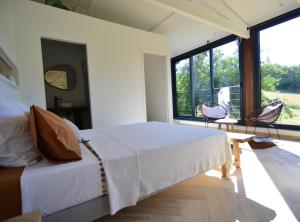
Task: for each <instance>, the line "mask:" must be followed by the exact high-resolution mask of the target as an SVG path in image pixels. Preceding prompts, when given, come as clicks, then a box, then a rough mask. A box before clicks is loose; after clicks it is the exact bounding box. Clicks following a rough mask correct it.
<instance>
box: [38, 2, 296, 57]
mask: <svg viewBox="0 0 300 222" xmlns="http://www.w3.org/2000/svg"><path fill="white" fill-rule="evenodd" d="M35 1H39V2H41V0H35ZM187 1H188V2H193V3H194V4H199V3H200V4H203V5H204V4H205V5H206V6H207V8H208V9H209V10H208V11H210V12H211V13H212V14H213V13H215V14H213V16H223V14H222V13H219V12H220V10H219V11H218V10H217V9H218V8H217V4H218V3H222V4H223V5H224V4H225V6H226V8H228V9H229V10H230V11H232V12H233V13H234V14H235V15H236V16H237V17H238V18H240V19H241V20H242V21H243V23H245V24H246V25H247V26H249V27H250V26H253V25H256V24H258V23H260V22H263V21H266V20H268V19H270V18H273V17H275V16H277V15H280V14H283V13H285V12H288V11H291V10H293V9H296V8H298V7H299V6H300V4H299V2H298V0H210V1H207V0H187ZM62 2H63V3H64V5H66V6H67V7H68V8H70V9H71V10H73V11H77V12H79V13H83V14H87V15H89V16H93V17H96V18H100V19H104V20H108V21H111V22H115V23H119V24H122V25H126V26H130V27H133V28H138V29H142V30H145V31H150V32H154V33H158V34H161V35H164V36H166V37H168V38H169V39H170V42H171V47H172V52H171V54H172V56H176V55H178V54H181V53H183V52H186V51H189V50H191V49H194V48H196V47H198V46H201V45H204V44H206V43H207V41H210V42H211V41H214V40H217V39H219V38H221V37H224V36H226V35H229V34H230V33H229V32H225V31H222V30H220V29H217V28H215V27H212V26H209V25H207V24H204V23H202V22H199V20H195V19H192V18H189V17H186V16H184V15H179V14H176V13H174V12H172V11H171V10H166V9H164V8H162V7H159V6H156V5H153V4H150V3H149V2H148V1H145V0H62ZM208 3H209V5H212V7H211V6H208ZM214 3H215V4H216V7H214V6H213V4H214ZM216 12H217V14H216Z"/></svg>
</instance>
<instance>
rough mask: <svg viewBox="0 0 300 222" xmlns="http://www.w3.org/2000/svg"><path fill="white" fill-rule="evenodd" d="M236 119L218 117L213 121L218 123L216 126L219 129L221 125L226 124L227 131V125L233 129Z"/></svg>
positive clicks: (227, 129)
mask: <svg viewBox="0 0 300 222" xmlns="http://www.w3.org/2000/svg"><path fill="white" fill-rule="evenodd" d="M237 122H238V121H237V120H236V119H230V118H224V119H218V120H216V121H215V123H218V128H219V129H221V125H222V124H225V125H226V131H227V132H229V126H230V130H231V131H233V125H234V124H236V123H237Z"/></svg>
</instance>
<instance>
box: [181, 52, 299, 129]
mask: <svg viewBox="0 0 300 222" xmlns="http://www.w3.org/2000/svg"><path fill="white" fill-rule="evenodd" d="M213 56H214V57H213V59H214V64H213V67H214V76H215V78H214V95H215V98H216V99H217V94H218V92H219V90H220V88H222V87H227V86H230V87H231V90H230V92H231V95H230V96H231V103H230V107H229V108H230V112H231V113H232V114H233V117H235V118H239V110H240V104H239V103H240V89H239V87H238V86H239V82H240V79H239V57H238V51H237V50H236V52H235V53H234V54H232V55H231V56H228V55H224V54H223V53H222V51H221V50H219V49H218V48H216V49H213ZM176 68H177V69H176V89H177V92H176V93H177V111H178V115H180V116H191V115H192V97H191V79H190V78H191V76H190V67H189V62H188V59H187V60H186V63H184V65H183V64H180V65H178V67H176ZM192 68H193V70H194V79H193V84H194V93H195V106H196V107H198V108H196V109H197V112H196V113H197V115H198V114H199V113H200V112H199V111H200V110H199V106H201V105H202V104H203V103H204V102H209V101H211V97H212V95H211V89H210V88H211V81H210V64H209V53H208V51H206V52H203V53H200V54H197V55H195V56H193V67H192ZM260 72H261V89H262V95H261V104H262V106H263V105H267V104H269V103H271V102H272V101H274V100H283V101H284V108H283V112H282V114H281V116H280V119H279V122H283V123H284V122H286V121H288V122H289V123H292V124H295V123H296V124H300V122H298V123H297V122H296V121H299V120H298V119H300V118H299V115H300V101H299V102H298V101H297V102H294V101H293V102H291V100H288V99H285V98H282V95H287V94H291V93H296V94H300V65H294V66H284V65H280V64H272V63H270V60H267V62H265V63H261V70H260ZM233 86H237V87H233ZM267 92H273V93H277V95H278V96H276V97H274V98H270V97H269V96H268V93H267ZM289 96H290V97H292V94H291V95H289ZM216 102H217V101H216Z"/></svg>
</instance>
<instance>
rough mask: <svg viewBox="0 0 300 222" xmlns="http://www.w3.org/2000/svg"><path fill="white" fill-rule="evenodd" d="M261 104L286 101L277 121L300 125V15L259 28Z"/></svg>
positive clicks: (283, 123)
mask: <svg viewBox="0 0 300 222" xmlns="http://www.w3.org/2000/svg"><path fill="white" fill-rule="evenodd" d="M259 47H260V105H261V106H264V105H267V104H269V103H270V102H272V101H274V100H282V101H283V102H284V108H283V111H282V114H281V116H280V118H279V120H278V121H277V123H279V124H281V125H293V126H300V56H299V52H300V17H297V18H294V19H291V20H288V21H285V22H282V23H279V24H277V25H274V26H271V27H268V28H265V29H262V30H260V31H259Z"/></svg>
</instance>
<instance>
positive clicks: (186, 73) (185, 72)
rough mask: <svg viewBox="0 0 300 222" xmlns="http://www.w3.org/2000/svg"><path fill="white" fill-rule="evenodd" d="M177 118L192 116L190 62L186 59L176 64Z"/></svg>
mask: <svg viewBox="0 0 300 222" xmlns="http://www.w3.org/2000/svg"><path fill="white" fill-rule="evenodd" d="M175 68H176V96H177V101H176V106H177V116H192V95H191V81H190V76H191V75H190V62H189V59H184V60H181V61H179V62H178V63H176V66H175Z"/></svg>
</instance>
